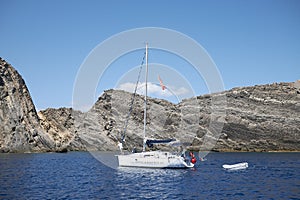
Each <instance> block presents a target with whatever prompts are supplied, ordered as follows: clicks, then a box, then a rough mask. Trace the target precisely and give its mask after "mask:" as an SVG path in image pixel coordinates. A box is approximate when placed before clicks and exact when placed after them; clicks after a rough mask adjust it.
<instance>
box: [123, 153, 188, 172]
mask: <svg viewBox="0 0 300 200" xmlns="http://www.w3.org/2000/svg"><path fill="white" fill-rule="evenodd" d="M117 157H118V161H119V166H120V167H146V168H191V167H194V164H192V163H190V162H189V161H185V159H184V158H183V157H181V156H178V155H176V154H172V153H170V152H163V151H150V152H141V153H132V154H127V155H117Z"/></svg>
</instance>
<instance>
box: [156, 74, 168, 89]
mask: <svg viewBox="0 0 300 200" xmlns="http://www.w3.org/2000/svg"><path fill="white" fill-rule="evenodd" d="M158 80H159V84H160V86H161V89H162V90H165V89H166V86H165V85H164V83H163V82H162V80H161V78H160V76H159V75H158Z"/></svg>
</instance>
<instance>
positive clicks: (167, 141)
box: [146, 138, 176, 148]
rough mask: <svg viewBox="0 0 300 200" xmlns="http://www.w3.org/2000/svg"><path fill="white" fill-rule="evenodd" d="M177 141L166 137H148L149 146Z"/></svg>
mask: <svg viewBox="0 0 300 200" xmlns="http://www.w3.org/2000/svg"><path fill="white" fill-rule="evenodd" d="M173 141H176V139H173V138H171V139H164V140H152V139H147V140H146V144H147V146H148V147H149V148H151V147H153V144H164V143H170V142H173Z"/></svg>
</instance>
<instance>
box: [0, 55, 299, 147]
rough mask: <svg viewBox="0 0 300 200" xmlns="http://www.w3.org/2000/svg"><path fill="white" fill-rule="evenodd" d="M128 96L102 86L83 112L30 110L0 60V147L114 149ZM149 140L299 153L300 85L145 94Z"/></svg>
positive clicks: (138, 111) (131, 140) (139, 102)
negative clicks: (168, 96) (179, 97)
mask: <svg viewBox="0 0 300 200" xmlns="http://www.w3.org/2000/svg"><path fill="white" fill-rule="evenodd" d="M131 96H132V94H131V93H128V92H124V91H119V90H107V91H105V92H104V93H103V94H102V95H101V96H100V97H99V98H98V100H97V101H96V102H95V104H94V106H93V107H92V108H91V109H90V110H89V111H88V112H80V111H75V110H73V109H72V108H59V109H53V108H48V109H46V110H43V111H39V112H37V111H36V109H35V106H34V104H33V102H32V99H31V96H30V93H29V91H28V89H27V86H26V84H25V81H24V80H23V79H22V77H21V75H20V74H19V73H18V72H17V71H16V70H15V69H14V68H13V67H12V66H11V65H10V64H9V63H7V62H6V61H5V60H3V59H0V122H1V124H0V152H2V153H7V152H67V151H87V150H91V151H92V150H101V151H115V150H117V149H118V148H117V143H118V140H119V138H120V133H121V132H122V131H123V129H124V122H125V119H126V116H127V113H128V110H129V102H130V99H131ZM147 106H148V109H149V116H147V119H148V121H147V128H148V130H147V131H148V132H149V134H150V136H151V137H155V138H162V137H165V138H176V139H177V140H180V141H181V142H185V143H187V142H189V143H190V144H191V146H190V147H189V148H191V149H197V150H199V149H200V150H203V151H205V150H212V151H216V152H299V151H300V115H299V113H300V82H299V81H296V82H291V83H272V84H266V85H256V86H251V87H240V88H233V89H231V90H228V91H224V92H221V93H218V94H207V95H202V96H198V97H195V98H191V99H185V100H183V101H182V102H180V103H179V104H173V103H170V102H168V101H165V100H161V99H154V98H149V102H148V105H147ZM142 129H143V96H141V95H137V97H136V101H135V104H134V107H133V112H132V116H131V117H130V119H129V121H128V128H127V134H126V138H127V139H126V143H127V148H128V149H131V148H133V147H137V148H141V144H142Z"/></svg>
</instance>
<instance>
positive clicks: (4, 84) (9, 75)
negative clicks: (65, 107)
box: [0, 58, 53, 152]
mask: <svg viewBox="0 0 300 200" xmlns="http://www.w3.org/2000/svg"><path fill="white" fill-rule="evenodd" d="M52 148H53V142H52V141H51V139H50V138H49V137H48V135H47V134H44V132H43V130H42V128H41V127H40V125H39V118H38V116H37V113H36V110H35V107H34V105H33V102H32V99H31V97H30V94H29V91H28V89H27V87H26V85H25V82H24V80H23V79H22V77H21V76H20V74H19V73H18V72H17V71H16V70H15V69H14V68H13V67H12V66H11V65H10V64H8V63H7V62H6V61H5V60H3V59H1V58H0V152H27V151H48V150H50V149H52Z"/></svg>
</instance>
